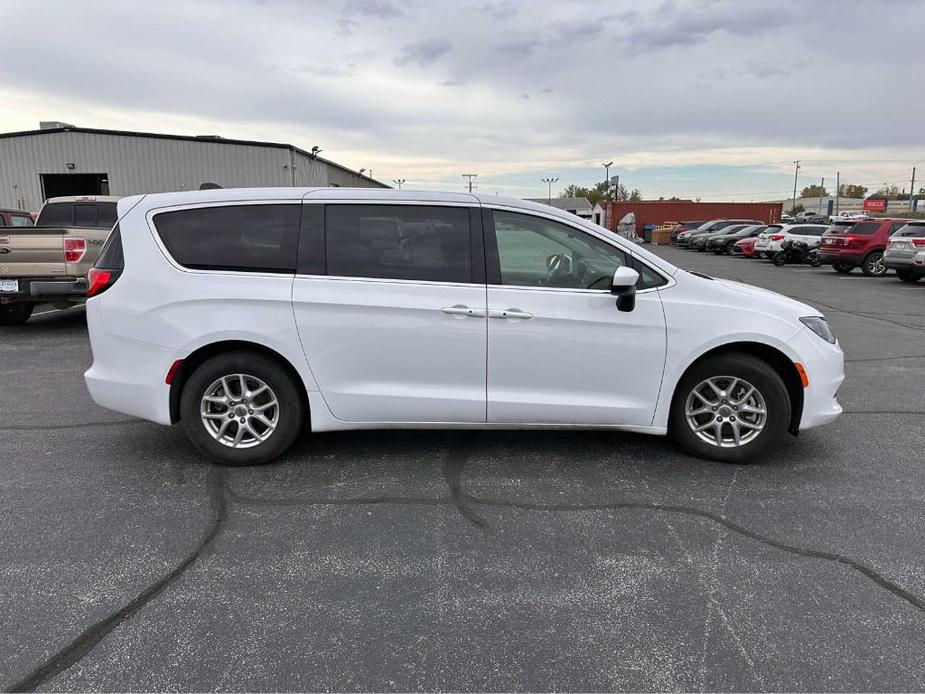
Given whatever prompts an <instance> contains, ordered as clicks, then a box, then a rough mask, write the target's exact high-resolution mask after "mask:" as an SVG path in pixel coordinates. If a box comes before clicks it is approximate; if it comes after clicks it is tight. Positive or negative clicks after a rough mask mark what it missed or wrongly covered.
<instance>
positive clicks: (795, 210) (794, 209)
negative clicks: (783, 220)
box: [787, 205, 806, 216]
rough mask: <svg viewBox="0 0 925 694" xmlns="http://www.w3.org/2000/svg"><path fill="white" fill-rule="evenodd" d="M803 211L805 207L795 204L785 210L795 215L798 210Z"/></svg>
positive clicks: (798, 212)
mask: <svg viewBox="0 0 925 694" xmlns="http://www.w3.org/2000/svg"><path fill="white" fill-rule="evenodd" d="M805 211H806V208H804V207H803V206H802V205H795V206H794V207H791V208H790V209H789V210H787V214H789V215H792V216H796V215H798V214H800V212H805Z"/></svg>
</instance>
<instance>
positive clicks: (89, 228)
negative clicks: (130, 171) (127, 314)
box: [0, 196, 119, 325]
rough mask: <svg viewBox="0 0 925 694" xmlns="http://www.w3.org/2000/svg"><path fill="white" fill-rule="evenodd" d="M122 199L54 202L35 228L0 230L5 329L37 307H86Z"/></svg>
mask: <svg viewBox="0 0 925 694" xmlns="http://www.w3.org/2000/svg"><path fill="white" fill-rule="evenodd" d="M118 200H119V198H118V197H111V196H95V197H87V196H68V197H63V198H49V199H48V200H47V201H46V202H45V205H44V206H43V207H42V209H41V211H40V212H39V216H38V219H37V220H36V221H35V226H33V227H16V228H14V227H9V228H6V227H4V228H0V325H19V324H21V323H25V322H26V321H27V320H29V316H31V315H32V309H33V307H34V306H35V304H37V303H40V302H49V303H52V304H54V305H55V307H57V308H67V307H69V306H72V305H74V304H77V303H82V302H83V301H84V300H85V299H86V296H87V273H88V272H89V271H90V268H91V267H93V263H94V262H96V258H97V256H98V255H99V253H100V250H101V249H102V248H103V244H104V243H105V241H106V238H107V237H108V236H109V232H110V231H111V230H112V227H113V226H114V225H115V223H116V218H117V215H116V203H117V202H118Z"/></svg>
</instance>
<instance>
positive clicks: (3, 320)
mask: <svg viewBox="0 0 925 694" xmlns="http://www.w3.org/2000/svg"><path fill="white" fill-rule="evenodd" d="M33 306H35V304H33V303H32V302H31V301H23V302H20V303H16V304H0V325H22V324H23V323H25V322H26V321H27V320H29V316H31V315H32V308H33Z"/></svg>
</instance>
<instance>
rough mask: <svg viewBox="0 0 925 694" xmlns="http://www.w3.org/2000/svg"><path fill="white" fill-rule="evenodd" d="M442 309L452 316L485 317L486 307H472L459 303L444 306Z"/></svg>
mask: <svg viewBox="0 0 925 694" xmlns="http://www.w3.org/2000/svg"><path fill="white" fill-rule="evenodd" d="M440 310H441V311H443V312H444V313H447V314H449V315H451V316H472V317H473V318H484V317H485V309H483V308H471V307H469V306H463V305H457V306H444V307H443V308H441V309H440Z"/></svg>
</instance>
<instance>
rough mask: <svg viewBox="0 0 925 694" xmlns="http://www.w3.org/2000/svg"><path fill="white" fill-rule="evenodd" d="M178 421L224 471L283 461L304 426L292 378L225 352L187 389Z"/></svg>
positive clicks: (257, 357)
mask: <svg viewBox="0 0 925 694" xmlns="http://www.w3.org/2000/svg"><path fill="white" fill-rule="evenodd" d="M180 417H181V421H182V423H183V428H184V430H185V431H186V435H187V437H188V438H189V440H190V441H191V442H192V443H193V445H194V446H196V448H198V449H199V450H200V451H201V452H203V453H205V454H206V455H207V456H209V457H210V458H213V459H214V460H217V461H218V462H220V463H223V464H225V465H257V464H260V463H266V462H269V461H270V460H272V459H274V458H276V457H278V456H280V455H282V454H283V453H284V452H285V451H286V450H287V449H288V448H289V446H291V445H292V442H293V441H294V440H295V438H296V436H297V435H298V433H299V431H300V429H301V428H302V426H303V422H304V407H303V404H302V399H301V398H300V396H299V391H298V389H297V387H296V385H295V383H294V382H293V379H292V377H291V376H290V375H289V374H288V373H287V372H286V370H285V369H283V368H282V367H281V366H280V365H278V364H277V363H276V362H275V361H273V360H272V359H269V358H267V357H265V356H263V355H261V354H257V353H251V352H227V353H225V354H220V355H218V356H216V357H214V358H212V359H210V360H208V361H206V362H205V363H203V364H201V365H200V366H199V367H198V368H197V369H196V370H195V371H194V372H193V373H192V375H191V376H190V377H189V379H188V380H187V382H186V384H185V385H184V386H183V392H182V395H181V396H180Z"/></svg>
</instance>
